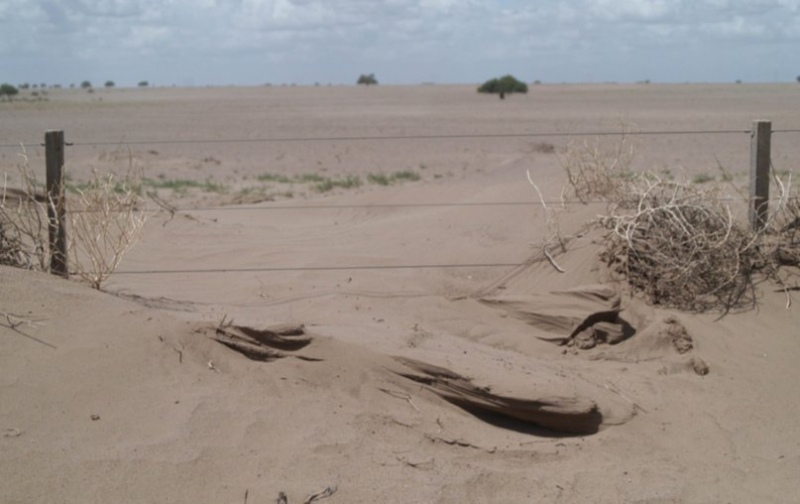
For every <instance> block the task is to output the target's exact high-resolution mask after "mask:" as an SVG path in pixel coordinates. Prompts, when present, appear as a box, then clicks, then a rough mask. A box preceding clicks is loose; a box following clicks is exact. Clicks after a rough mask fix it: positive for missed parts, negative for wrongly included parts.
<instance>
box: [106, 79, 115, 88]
mask: <svg viewBox="0 0 800 504" xmlns="http://www.w3.org/2000/svg"><path fill="white" fill-rule="evenodd" d="M106 87H114V81H113V80H109V81H106Z"/></svg>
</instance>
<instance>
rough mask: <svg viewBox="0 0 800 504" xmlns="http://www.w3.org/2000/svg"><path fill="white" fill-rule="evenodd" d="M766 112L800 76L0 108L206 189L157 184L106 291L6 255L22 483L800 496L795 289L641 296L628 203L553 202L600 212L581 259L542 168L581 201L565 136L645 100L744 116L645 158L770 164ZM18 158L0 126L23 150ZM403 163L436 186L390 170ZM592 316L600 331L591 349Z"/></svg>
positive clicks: (701, 113)
mask: <svg viewBox="0 0 800 504" xmlns="http://www.w3.org/2000/svg"><path fill="white" fill-rule="evenodd" d="M756 119H769V120H771V121H773V128H774V129H776V130H782V129H783V130H797V129H800V88H798V87H797V86H788V85H745V84H741V85H654V84H650V85H610V84H609V85H593V86H588V85H585V86H584V85H541V86H532V87H531V92H530V93H529V94H528V95H526V96H511V97H509V98H507V99H506V100H503V101H500V100H498V99H497V98H496V97H491V96H482V95H478V94H477V93H475V90H474V88H473V87H470V86H407V87H392V86H378V87H370V88H360V87H270V88H267V87H264V88H207V89H136V90H134V89H112V90H97V91H96V92H95V93H93V94H88V93H86V92H84V91H78V90H53V91H52V92H51V93H50V101H48V102H44V103H24V102H17V103H10V104H9V103H3V104H0V144H16V143H24V144H28V145H30V147H27V148H26V155H27V157H28V159H29V163H30V166H31V167H32V168H34V169H36V170H43V169H44V157H43V156H44V153H43V149H42V148H41V147H38V144H39V143H40V142H41V140H42V134H43V132H44V131H45V130H48V129H55V128H63V129H64V130H65V135H66V138H67V141H69V142H73V143H74V145H73V146H71V147H68V150H67V165H66V170H67V173H68V174H69V176H70V177H71V180H73V181H80V180H85V179H86V178H87V177H88V176H89V175H90V174H91V172H92V170H97V171H98V172H108V171H112V172H115V173H118V174H120V175H122V174H124V173H125V172H126V170H128V169H130V168H131V167H135V168H136V169H137V170H141V173H143V176H144V177H147V178H149V179H152V180H159V179H160V180H171V179H174V180H178V179H181V180H193V181H196V182H197V183H198V187H194V188H190V190H187V191H185V192H181V193H177V192H175V193H173V192H170V191H168V190H166V189H159V196H160V197H162V198H163V199H164V201H167V202H169V204H170V205H174V206H175V207H177V208H179V209H181V211H179V212H177V213H174V214H171V213H169V212H167V211H164V209H163V207H159V206H157V205H156V204H155V203H154V202H153V201H152V200H148V202H147V204H148V206H149V207H150V208H152V209H153V210H154V211H153V213H152V215H151V216H150V218H149V220H148V222H147V224H146V226H145V228H144V231H143V234H142V236H141V239H140V240H139V242H138V243H137V245H136V246H135V247H134V248H133V249H132V250H131V251H130V252H129V254H128V255H127V256H126V257H125V259H124V260H123V262H122V264H121V265H120V268H119V271H118V272H117V273H116V274H114V275H113V276H112V277H111V278H110V279H109V280H108V281H107V282H106V283H105V284H104V285H103V289H102V290H101V291H96V290H92V289H90V288H88V287H87V286H85V285H82V284H80V283H78V282H76V281H64V280H63V279H59V278H56V277H53V276H50V275H47V274H44V273H40V272H30V271H24V270H20V269H13V268H9V267H0V315H1V316H0V502H2V503H8V504H11V503H19V504H23V503H25V504H28V503H49V502H53V503H63V502H68V503H95V502H96V503H100V502H103V503H105V502H120V503H122V502H125V503H127V502H130V503H151V502H153V503H155V502H164V503H168V502H170V503H171V502H187V503H189V502H191V503H267V502H288V503H300V502H318V501H323V502H326V503H327V502H330V503H331V504H334V503H345V502H346V503H366V502H380V503H385V504H390V503H412V502H414V503H441V504H445V503H469V502H476V503H477V502H480V503H488V502H507V503H512V502H542V503H572V502H576V503H577V502H581V503H583V502H586V503H589V502H592V503H621V502H635V503H649V504H657V503H683V502H689V503H707V502H735V503H753V502H775V503H778V502H780V503H783V502H800V497H799V496H800V477H798V476H799V475H800V422H798V418H800V391H798V385H797V384H798V383H800V366H798V365H797V363H798V362H800V330H798V327H800V316H799V315H798V311H797V307H796V304H792V305H791V306H789V307H787V297H786V295H785V293H784V292H781V291H779V290H778V288H777V286H775V285H772V284H769V283H763V284H759V285H757V287H756V288H757V293H756V296H757V306H756V307H752V308H748V309H742V310H736V311H734V312H732V313H729V314H727V315H725V316H721V314H720V313H704V314H689V313H682V312H678V311H674V310H667V309H661V308H656V307H652V306H648V305H646V304H645V303H644V302H643V301H641V300H639V299H638V298H636V297H635V296H631V295H630V292H629V291H628V290H627V289H626V286H625V284H624V283H621V282H618V281H615V280H612V279H611V278H610V277H609V275H608V274H607V271H606V270H605V268H604V267H603V266H602V264H601V262H600V260H599V258H598V255H599V252H600V250H601V247H602V238H601V237H602V234H600V233H597V232H591V231H590V232H583V231H582V230H583V229H584V225H585V224H586V223H587V222H590V221H591V220H592V219H595V218H596V217H597V215H598V214H602V213H603V212H604V211H605V209H606V206H605V204H604V203H602V202H597V203H590V204H586V205H583V204H580V203H570V204H568V205H567V206H566V208H565V209H563V210H561V211H559V213H558V218H559V225H560V228H561V231H562V233H564V234H565V235H570V236H575V238H574V239H573V240H572V241H570V243H569V245H568V250H567V252H566V253H559V254H558V255H557V256H556V257H555V258H554V259H555V261H556V264H557V266H558V267H559V268H560V269H562V270H563V272H560V271H558V270H557V269H556V268H555V267H554V265H553V264H551V263H550V262H549V261H547V260H546V259H545V258H544V257H542V255H541V246H540V244H541V242H542V240H543V239H544V237H546V236H547V233H548V232H549V230H548V227H547V223H546V222H545V213H544V210H543V208H542V205H541V203H540V199H539V196H538V195H537V193H536V191H535V190H534V189H533V188H532V187H531V185H530V184H529V183H528V181H527V178H526V172H529V173H530V174H531V177H532V179H533V180H535V182H536V184H537V186H538V188H539V189H540V190H541V192H542V194H543V197H544V199H545V200H546V201H548V202H551V204H553V205H555V204H556V203H558V202H559V200H560V195H561V191H562V188H563V187H564V184H565V180H564V174H563V172H562V170H561V169H560V162H559V159H562V158H563V153H564V152H565V149H566V148H567V146H568V144H569V142H570V141H576V140H578V141H583V140H587V141H593V138H592V137H578V136H574V135H576V134H578V133H582V132H597V131H612V132H614V131H620V128H621V126H620V125H621V124H622V125H625V127H628V128H631V129H633V130H637V131H651V132H656V131H661V132H666V131H673V132H674V131H720V130H725V131H728V132H727V133H713V134H711V133H707V134H688V133H683V134H666V133H662V134H657V135H641V136H636V137H632V139H633V141H634V142H635V148H636V156H635V158H634V161H633V164H632V169H635V170H642V171H644V170H654V171H660V172H662V173H667V172H669V173H671V174H673V175H674V176H675V177H685V178H687V179H691V178H692V177H695V176H697V175H698V174H709V175H712V176H715V177H716V178H718V179H719V172H718V171H717V169H718V168H717V167H718V165H719V164H721V165H723V166H724V167H725V168H726V169H727V170H728V172H729V173H730V174H732V175H733V183H734V184H739V185H742V184H743V185H744V186H745V187H746V184H747V171H748V167H749V147H750V145H749V142H750V138H749V136H748V134H747V131H748V130H749V129H750V127H751V124H752V121H753V120H756ZM525 134H527V135H530V134H536V135H540V136H524V135H525ZM570 135H573V136H570ZM614 138H615V137H610V138H609V139H610V140H613V139H614ZM230 140H237V141H236V142H232V141H230ZM551 146H552V148H551ZM19 154H20V149H14V148H0V169H2V171H3V172H12V171H13V170H14V169H15V168H14V166H15V164H16V163H17V162H18V160H19ZM798 159H800V134H798V133H789V132H786V133H776V134H775V135H774V136H773V164H774V165H775V168H776V170H792V169H796V168H797V160H798ZM401 171H412V172H414V173H416V174H418V175H419V180H396V181H394V182H393V183H390V184H387V185H381V184H379V183H369V182H368V180H377V179H376V175H379V174H385V175H391V174H394V173H398V172H401ZM42 173H43V172H42ZM303 174H306V175H307V174H315V175H316V176H317V177H319V178H329V179H335V180H340V179H342V178H344V177H348V176H350V177H356V176H357V177H360V180H362V181H363V183H362V184H361V185H360V186H359V187H333V188H331V190H326V191H320V190H319V189H315V186H314V185H313V184H311V183H304V182H301V181H300V178H299V177H301V176H302V175H303ZM278 176H282V177H283V179H282V180H279V177H278ZM259 177H260V178H259ZM370 177H371V178H370ZM208 182H213V183H214V184H217V185H218V186H221V187H223V189H213V188H211V186H210V185H209V184H207V185H206V186H205V188H203V187H201V186H202V184H203V183H208ZM215 187H216V186H215ZM795 296H796V294H795ZM592 327H593V328H594V329H595V331H594V334H604V335H606V337H607V338H606V340H605V341H603V340H600V341H592V342H589V343H587V342H586V340H585V338H583V336H581V335H583V334H585V331H583V330H584V329H587V328H592ZM582 331H583V332H582ZM598 331H599V332H598Z"/></svg>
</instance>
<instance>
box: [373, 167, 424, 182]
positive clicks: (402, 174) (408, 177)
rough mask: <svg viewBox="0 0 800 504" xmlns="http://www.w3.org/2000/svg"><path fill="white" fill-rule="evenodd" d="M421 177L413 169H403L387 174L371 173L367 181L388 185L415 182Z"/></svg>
mask: <svg viewBox="0 0 800 504" xmlns="http://www.w3.org/2000/svg"><path fill="white" fill-rule="evenodd" d="M419 179H420V176H419V173H417V172H415V171H411V170H403V171H398V172H394V173H392V174H389V175H386V174H384V173H370V174H369V175H367V181H368V182H369V183H371V184H377V185H382V186H388V185H392V184H395V183H397V182H403V181H407V182H414V181H417V180H419Z"/></svg>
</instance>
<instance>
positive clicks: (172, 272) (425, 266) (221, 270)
mask: <svg viewBox="0 0 800 504" xmlns="http://www.w3.org/2000/svg"><path fill="white" fill-rule="evenodd" d="M523 263H524V261H521V262H513V263H468V264H403V265H394V266H366V265H354V266H288V267H274V268H266V267H265V268H208V269H183V270H182V269H164V270H120V271H115V272H114V274H115V275H155V274H159V275H176V274H187V275H189V274H201V273H284V272H298V271H300V272H302V271H364V270H410V269H454V268H512V267H517V266H519V265H520V264H523Z"/></svg>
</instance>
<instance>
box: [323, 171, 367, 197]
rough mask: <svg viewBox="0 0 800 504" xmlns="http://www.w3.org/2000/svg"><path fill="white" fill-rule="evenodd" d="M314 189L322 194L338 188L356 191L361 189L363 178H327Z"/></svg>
mask: <svg viewBox="0 0 800 504" xmlns="http://www.w3.org/2000/svg"><path fill="white" fill-rule="evenodd" d="M313 187H314V190H315V191H317V192H320V193H324V192H328V191H331V190H333V189H336V188H341V189H354V188H356V187H361V178H360V177H356V176H350V175H348V176H347V177H344V178H327V179H323V180H322V181H321V182H317V183H316V184H315V185H314V186H313Z"/></svg>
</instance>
